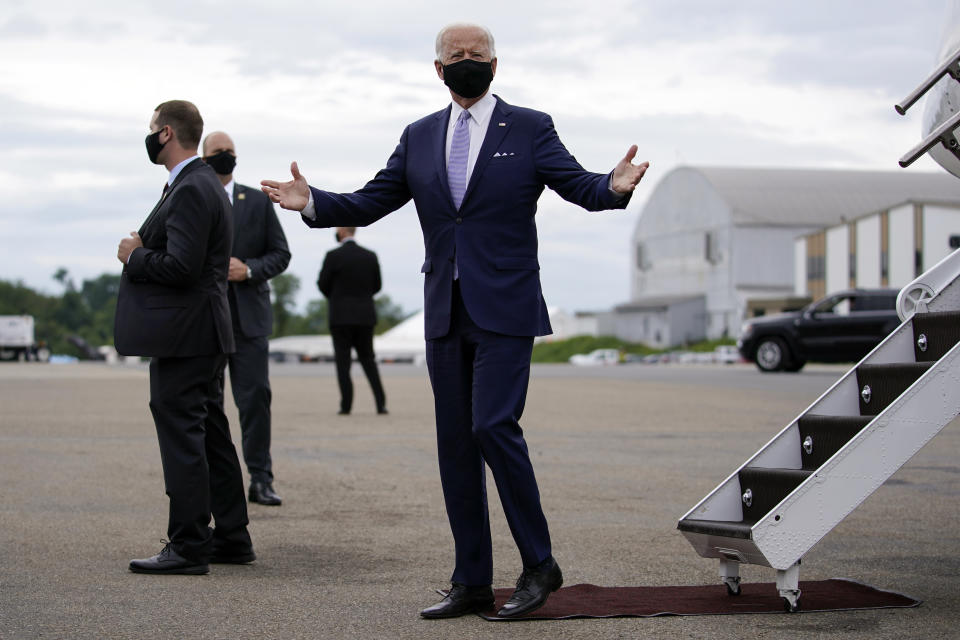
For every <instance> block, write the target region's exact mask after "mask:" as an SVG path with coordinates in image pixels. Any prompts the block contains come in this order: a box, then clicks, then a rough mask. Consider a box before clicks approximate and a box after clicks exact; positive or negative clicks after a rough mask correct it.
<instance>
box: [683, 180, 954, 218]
mask: <svg viewBox="0 0 960 640" xmlns="http://www.w3.org/2000/svg"><path fill="white" fill-rule="evenodd" d="M681 172H696V173H699V174H700V175H701V176H702V177H703V178H704V179H706V180H707V181H708V182H709V183H710V184H711V185H712V186H713V188H714V189H715V190H716V192H717V194H718V195H719V196H720V197H721V198H722V199H723V200H724V201H725V202H726V203H727V204H728V205H729V207H730V211H731V214H732V217H733V223H734V224H740V225H751V224H760V225H787V226H794V225H798V224H801V225H811V224H812V225H821V226H831V225H835V224H837V223H839V222H841V221H843V220H853V219H855V218H858V217H860V216H863V215H867V214H870V213H875V212H877V211H882V210H884V209H889V208H891V207H895V206H897V205H900V204H904V203H906V202H929V203H944V204H947V203H949V204H957V205H960V179H957V178H956V177H954V176H952V175H950V174H948V173H922V172H911V171H852V170H843V169H762V168H729V167H680V168H678V169H675V170H674V171H671V172H670V174H668V175H667V176H666V177H665V178H664V180H665V181H666V180H667V179H668V178H670V177H680V175H676V176H674V174H680V173H681Z"/></svg>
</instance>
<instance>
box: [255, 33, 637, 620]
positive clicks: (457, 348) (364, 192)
mask: <svg viewBox="0 0 960 640" xmlns="http://www.w3.org/2000/svg"><path fill="white" fill-rule="evenodd" d="M436 52H437V57H436V60H435V61H434V68H435V70H436V73H437V76H438V77H439V78H440V80H442V81H443V83H444V84H446V85H447V87H448V88H449V90H450V98H451V99H452V103H451V104H450V105H448V106H447V107H446V108H444V109H442V110H440V111H437V112H435V113H433V114H430V115H427V116H425V117H423V118H421V119H420V120H418V121H416V122H414V123H412V124H410V125H408V126H407V128H406V129H405V130H404V132H403V134H402V135H401V137H400V143H399V144H398V145H397V147H396V149H395V150H394V152H393V154H392V155H391V156H390V158H389V159H388V160H387V164H386V166H385V167H384V168H383V169H382V170H381V171H380V172H379V173H377V175H376V176H374V178H373V179H372V180H371V181H370V182H368V183H367V184H366V185H365V186H364V187H362V188H361V189H359V190H357V191H355V192H353V193H331V192H329V191H324V190H321V189H317V188H314V187H311V186H310V185H308V183H307V181H306V179H305V178H304V177H303V176H302V175H301V174H300V172H299V170H298V168H297V165H296V163H293V164H292V165H291V173H292V174H293V180H291V181H289V182H283V183H280V182H277V181H275V180H264V181H262V182H261V184H262V185H263V188H264V191H266V192H267V194H268V195H270V197H271V199H272V200H273V201H274V202H278V203H279V204H280V206H281V207H283V208H285V209H292V210H295V211H300V212H301V214H302V216H303V220H304V222H305V223H306V224H308V225H309V226H312V227H324V228H325V227H331V226H345V225H350V226H358V227H360V226H365V225H368V224H371V223H373V222H374V221H376V220H378V219H380V218H382V217H383V216H385V215H387V214H388V213H390V212H392V211H395V210H397V209H399V208H400V207H402V206H403V205H404V204H406V203H407V202H408V201H409V200H411V199H412V200H413V201H414V203H415V204H416V208H417V216H418V217H419V219H420V228H421V229H422V231H423V240H424V249H425V253H426V255H425V256H424V261H423V267H422V268H421V271H422V272H423V274H424V285H423V291H424V325H425V326H424V328H425V337H426V341H427V344H426V357H427V370H428V372H429V374H430V382H431V384H432V386H433V396H434V407H435V412H436V426H437V450H438V454H439V458H440V480H441V484H442V486H443V493H444V500H445V502H446V507H447V516H448V517H449V520H450V528H451V530H452V533H453V539H454V555H455V566H454V570H453V575H452V576H451V582H452V583H453V586H452V588H451V589H450V592H449V594H448V595H447V596H446V597H445V598H444V599H443V600H442V601H440V602H439V603H437V604H435V605H433V606H431V607H428V608H426V609H424V610H423V611H421V612H420V615H422V616H423V617H425V618H450V617H454V616H461V615H464V614H467V613H471V612H474V611H480V610H486V609H488V608H490V607H492V606H493V602H494V598H493V590H492V588H491V582H492V578H493V554H492V549H491V546H492V545H491V536H490V521H489V513H488V510H487V494H486V487H485V477H486V474H485V465H486V466H489V467H490V470H491V472H492V474H493V477H494V480H495V481H496V484H497V490H498V492H499V494H500V503H501V504H502V505H503V510H504V514H505V515H506V518H507V521H508V523H509V525H510V531H511V533H512V534H513V539H514V542H515V543H516V545H517V548H518V549H519V551H520V558H521V560H522V562H523V571H522V572H521V574H520V579H519V580H518V581H517V588H516V590H515V591H514V592H513V595H512V596H511V597H510V598H509V599H508V600H507V602H506V604H504V606H503V607H502V608H501V609H500V610H499V611H498V612H497V615H499V616H501V617H510V618H512V617H517V616H522V615H525V614H527V613H530V612H531V611H534V610H535V609H537V608H538V607H540V606H542V605H543V603H544V602H546V599H547V597H548V596H549V595H550V593H551V592H553V591H556V590H557V589H559V588H560V585H561V584H562V583H563V577H562V574H561V571H560V567H559V566H558V564H557V562H556V560H555V559H554V557H553V554H552V545H551V539H550V533H549V530H548V527H547V520H546V517H545V515H544V513H543V508H542V506H541V503H540V493H539V489H538V487H537V481H536V478H535V476H534V473H533V465H532V464H531V462H530V456H529V453H528V449H527V443H526V440H525V438H524V434H523V430H522V429H521V427H520V424H519V420H520V416H521V415H522V414H523V409H524V404H525V401H526V394H527V384H528V381H529V376H530V356H531V353H532V350H533V339H534V337H535V336H542V335H547V334H549V333H550V332H551V329H550V320H549V316H548V314H547V307H546V304H545V302H544V299H543V293H542V290H541V287H540V263H539V260H538V257H537V226H536V222H535V215H536V212H537V200H538V199H539V197H540V194H541V193H543V189H544V187H550V188H551V189H553V190H554V191H556V192H557V193H558V194H559V195H560V196H561V197H562V198H564V199H565V200H567V201H569V202H572V203H574V204H577V205H579V206H581V207H583V208H585V209H588V210H591V211H599V210H604V209H622V208H624V207H626V206H627V203H628V202H629V200H630V194H631V193H632V192H633V190H634V188H635V187H636V186H637V183H638V182H639V181H640V179H641V177H642V176H643V174H644V172H645V171H646V169H647V166H648V163H646V162H641V163H639V164H633V162H632V161H633V159H634V158H635V157H636V153H637V147H636V145H632V146H631V147H630V148H629V150H628V151H627V153H626V155H625V156H624V157H623V158H622V159H620V161H619V162H618V163H617V164H616V166H615V167H614V169H613V171H610V172H609V173H605V174H604V173H592V172H589V171H586V170H585V169H584V168H583V167H582V166H581V165H580V164H579V163H578V162H577V161H576V159H575V158H574V157H573V156H572V155H570V153H569V152H568V151H567V149H566V148H565V147H564V145H563V143H562V142H560V138H559V136H558V135H557V132H556V130H555V128H554V126H553V120H552V119H551V118H550V116H549V115H547V114H545V113H543V112H540V111H535V110H533V109H526V108H523V107H516V106H513V105H511V104H508V103H506V102H505V101H503V100H502V99H500V98H499V97H498V96H495V95H493V94H492V93H490V91H489V88H490V83H491V81H492V80H493V77H494V75H495V74H496V70H497V58H496V51H495V47H494V42H493V36H492V35H491V34H490V32H489V30H487V29H485V28H483V27H480V26H478V25H467V24H457V25H451V26H449V27H446V28H444V29H443V30H441V31H440V33H439V34H438V35H437V39H436Z"/></svg>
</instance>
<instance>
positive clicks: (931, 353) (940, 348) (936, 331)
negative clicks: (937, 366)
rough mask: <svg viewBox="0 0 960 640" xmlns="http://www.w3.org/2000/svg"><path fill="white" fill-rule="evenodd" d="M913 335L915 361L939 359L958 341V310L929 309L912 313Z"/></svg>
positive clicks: (959, 329) (959, 333)
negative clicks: (924, 311)
mask: <svg viewBox="0 0 960 640" xmlns="http://www.w3.org/2000/svg"><path fill="white" fill-rule="evenodd" d="M921 336H923V337H922V338H921ZM913 337H914V343H913V352H914V355H915V356H916V361H917V362H932V361H934V360H939V359H940V358H942V357H943V356H944V355H945V354H946V353H947V351H949V350H950V349H952V348H953V346H954V345H955V344H957V342H960V312H958V311H931V312H929V313H918V314H916V315H914V316H913Z"/></svg>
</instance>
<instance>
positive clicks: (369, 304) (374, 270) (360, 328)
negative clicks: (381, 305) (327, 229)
mask: <svg viewBox="0 0 960 640" xmlns="http://www.w3.org/2000/svg"><path fill="white" fill-rule="evenodd" d="M356 232H357V229H356V227H338V228H337V231H336V234H337V242H339V243H340V246H339V247H337V248H336V249H333V250H332V251H330V252H328V253H327V255H326V257H325V258H324V259H323V268H321V269H320V277H319V278H318V279H317V286H318V287H319V288H320V291H321V293H323V295H324V296H326V298H327V305H328V313H329V317H330V337H331V338H332V339H333V354H334V358H335V360H336V363H337V383H338V384H339V385H340V411H339V413H340V414H341V415H347V414H349V413H350V409H351V407H352V406H353V382H351V381H350V361H351V355H350V354H351V350H352V349H356V350H357V360H359V361H360V366H361V367H363V372H364V373H365V374H366V376H367V380H368V381H369V382H370V388H371V389H372V390H373V399H374V401H375V402H376V403H377V413H379V414H385V413H387V398H386V396H385V395H384V393H383V385H382V384H381V383H380V373H379V372H378V371H377V358H376V356H375V355H374V353H373V327H374V326H375V325H376V324H377V311H376V307H375V306H374V302H373V295H374V294H375V293H377V292H378V291H380V287H381V281H380V263H379V262H377V254H375V253H374V252H373V251H370V250H369V249H364V248H363V247H361V246H360V245H358V244H357V243H356V241H355V240H354V239H353V236H354V234H356Z"/></svg>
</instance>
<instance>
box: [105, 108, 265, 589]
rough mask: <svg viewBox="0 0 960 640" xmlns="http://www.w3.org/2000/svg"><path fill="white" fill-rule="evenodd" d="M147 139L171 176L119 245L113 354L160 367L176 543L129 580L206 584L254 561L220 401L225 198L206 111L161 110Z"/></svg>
mask: <svg viewBox="0 0 960 640" xmlns="http://www.w3.org/2000/svg"><path fill="white" fill-rule="evenodd" d="M150 132H151V133H150V134H149V135H148V136H147V138H146V145H147V154H148V156H149V157H150V160H151V161H152V162H153V163H154V164H162V165H164V166H165V167H166V168H167V170H169V171H170V175H169V177H168V179H167V184H166V185H165V186H164V190H163V197H161V198H160V202H158V203H157V205H156V207H154V209H153V211H152V212H151V213H150V215H149V216H148V217H147V219H146V221H145V222H144V223H143V225H142V226H141V227H140V230H139V231H137V232H131V233H130V237H129V238H124V239H123V240H121V241H120V247H119V249H118V250H117V258H118V259H119V260H120V262H122V263H123V264H124V267H123V274H122V276H121V279H120V291H119V294H118V296H117V315H116V322H115V326H114V343H115V345H116V348H117V351H118V352H120V353H121V354H123V355H139V356H151V360H150V411H151V412H152V413H153V420H154V423H155V424H156V428H157V438H158V440H159V443H160V458H161V461H162V464H163V480H164V484H165V486H166V492H167V495H168V496H169V497H170V512H169V524H168V528H167V535H168V537H169V539H170V541H169V542H168V543H167V544H166V546H164V548H163V550H161V551H160V553H158V554H157V555H155V556H153V557H150V558H144V559H139V560H131V561H130V570H131V571H133V572H135V573H186V574H203V573H207V572H208V571H209V567H208V563H209V562H227V563H235V564H243V563H247V562H251V561H252V560H254V558H255V556H254V553H253V545H252V543H251V541H250V534H249V533H248V532H247V522H248V520H247V504H246V502H245V501H244V496H243V475H242V472H241V469H240V461H239V459H238V458H237V450H236V449H235V448H234V446H233V442H232V441H231V440H230V428H229V425H228V423H227V417H226V416H225V415H224V413H223V404H222V402H221V394H220V388H221V385H222V384H223V368H224V364H225V363H226V358H227V356H226V354H227V353H230V352H231V351H233V348H234V343H233V331H232V330H231V327H230V310H229V307H228V305H227V267H228V265H229V262H230V244H231V240H232V238H233V224H232V219H231V212H230V202H229V201H228V200H227V196H226V194H225V193H224V191H223V187H222V186H221V185H220V182H219V181H218V180H217V176H216V174H215V173H214V171H213V169H211V168H210V167H208V166H207V165H206V164H204V163H203V161H202V160H200V157H199V156H198V155H197V146H198V144H199V143H200V136H201V134H202V132H203V119H202V118H201V117H200V112H199V111H197V108H196V107H195V106H194V105H193V104H192V103H190V102H186V101H184V100H172V101H169V102H164V103H163V104H161V105H160V106H158V107H157V108H156V111H155V112H154V114H153V118H151V120H150ZM211 515H212V517H213V519H214V520H215V521H216V528H215V529H211V528H210V526H209V525H210V520H211Z"/></svg>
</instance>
